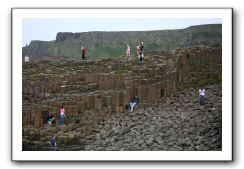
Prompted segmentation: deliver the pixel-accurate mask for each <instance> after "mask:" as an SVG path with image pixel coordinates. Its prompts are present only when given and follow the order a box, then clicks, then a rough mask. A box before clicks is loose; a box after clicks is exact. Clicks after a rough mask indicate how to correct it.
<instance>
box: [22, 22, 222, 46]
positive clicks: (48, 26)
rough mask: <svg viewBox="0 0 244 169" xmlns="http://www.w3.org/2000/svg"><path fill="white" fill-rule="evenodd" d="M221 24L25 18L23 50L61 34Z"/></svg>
mask: <svg viewBox="0 0 244 169" xmlns="http://www.w3.org/2000/svg"><path fill="white" fill-rule="evenodd" d="M221 23H222V20H221V19H220V18H189V19H188V18H184V19H183V18H180V19H177V18H169V19H167V18H145V19H143V18H125V19H123V18H119V19H117V18H107V19H106V18H102V19H93V18H92V19H91V18H89V19H88V18H87V19H86V18H81V19H78V18H75V19H72V18H68V19H67V18H64V19H62V18H43V19H42V18H35V19H31V18H25V19H23V22H22V46H26V45H29V43H30V42H31V41H32V40H43V41H50V40H55V39H56V35H57V33H58V32H73V33H75V32H90V31H149V30H165V29H183V28H187V27H189V26H193V25H202V24H221Z"/></svg>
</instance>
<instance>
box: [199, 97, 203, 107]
mask: <svg viewBox="0 0 244 169" xmlns="http://www.w3.org/2000/svg"><path fill="white" fill-rule="evenodd" d="M200 105H201V106H202V105H204V96H200Z"/></svg>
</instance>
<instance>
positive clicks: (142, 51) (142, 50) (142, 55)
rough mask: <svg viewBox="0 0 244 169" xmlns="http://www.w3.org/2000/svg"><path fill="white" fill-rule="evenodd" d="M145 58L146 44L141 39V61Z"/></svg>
mask: <svg viewBox="0 0 244 169" xmlns="http://www.w3.org/2000/svg"><path fill="white" fill-rule="evenodd" d="M143 60H144V44H143V41H141V45H140V62H141V63H143Z"/></svg>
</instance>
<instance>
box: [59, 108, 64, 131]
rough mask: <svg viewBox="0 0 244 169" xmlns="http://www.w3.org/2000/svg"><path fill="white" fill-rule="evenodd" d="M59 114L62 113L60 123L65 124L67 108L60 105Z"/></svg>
mask: <svg viewBox="0 0 244 169" xmlns="http://www.w3.org/2000/svg"><path fill="white" fill-rule="evenodd" d="M59 115H60V125H61V126H64V125H65V124H64V118H65V109H64V106H61V107H60V110H59Z"/></svg>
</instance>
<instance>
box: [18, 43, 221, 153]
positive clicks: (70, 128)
mask: <svg viewBox="0 0 244 169" xmlns="http://www.w3.org/2000/svg"><path fill="white" fill-rule="evenodd" d="M221 51H222V48H221V47H203V48H199V47H198V48H187V49H176V50H170V51H168V52H162V53H160V52H159V53H154V54H150V55H149V54H145V62H144V63H143V64H141V63H139V62H138V60H137V58H133V59H132V60H130V61H129V60H128V59H127V58H119V59H103V60H95V61H85V62H81V61H59V62H49V61H40V62H34V63H29V64H23V92H22V94H23V110H22V115H23V119H22V125H23V133H22V135H23V150H49V141H50V139H51V137H53V136H54V135H56V136H57V142H58V145H59V150H84V148H85V149H87V150H92V149H96V147H100V148H98V149H97V150H104V149H103V148H101V147H103V146H101V145H103V143H101V142H99V139H102V140H106V139H112V140H113V135H111V131H113V132H114V133H117V134H118V135H119V136H121V137H122V136H123V137H124V138H123V139H128V137H129V136H128V135H127V133H128V132H132V131H131V130H140V128H144V127H146V126H145V125H147V127H146V128H145V130H148V131H145V132H146V133H147V132H150V131H149V130H152V131H154V130H155V132H156V135H153V136H151V135H148V136H145V137H146V138H144V139H142V140H141V144H140V145H137V144H136V145H135V147H134V146H131V145H130V146H128V147H121V145H120V146H115V147H113V145H112V147H113V148H111V147H110V150H139V149H140V150H188V149H189V150H190V149H191V150H220V149H221V132H220V131H221V99H219V101H218V102H217V101H216V100H211V101H210V102H209V106H208V107H206V108H204V110H201V109H199V108H198V107H197V105H198V104H197V96H198V94H197V90H196V88H198V87H200V86H207V85H211V84H215V83H221V75H222V72H221V65H222V64H221V63H222V60H221V58H222V53H221ZM192 87H193V88H195V91H196V92H195V93H194V92H193V89H191V90H190V94H189V93H188V91H186V93H183V96H181V94H180V95H179V98H178V101H177V97H176V96H175V97H173V98H169V96H173V95H177V93H178V92H179V91H182V90H184V89H185V88H192ZM210 89H212V88H210ZM217 90H218V89H216V88H213V89H212V90H210V93H211V95H212V96H215V95H216V97H221V92H220V93H217V92H216V91H217ZM135 95H137V96H138V97H139V99H140V104H139V109H138V111H137V113H136V115H135V116H134V115H132V114H128V105H129V102H130V100H131V99H132V97H133V96H135ZM185 95H187V96H185ZM188 95H189V96H188ZM215 102H216V103H215ZM212 104H214V105H212ZM216 104H218V105H216ZM155 105H156V106H155ZM60 106H64V107H65V110H66V126H59V114H58V110H59V107H60ZM154 108H155V109H154ZM213 108H215V111H213V112H214V113H215V112H216V114H214V115H212V116H213V117H211V118H210V120H209V121H204V119H206V118H209V117H210V116H211V111H212V109H213ZM188 109H189V111H188ZM47 112H51V113H53V114H54V116H55V117H56V122H55V124H54V125H53V126H47V125H46V116H47ZM205 112H207V113H205ZM138 114H139V115H138ZM151 114H152V115H151ZM144 116H146V117H145V118H144ZM115 117H116V118H117V117H119V118H118V120H117V121H116V120H115V121H114V118H115ZM129 118H131V119H132V120H133V118H134V120H133V121H137V122H138V123H145V122H146V123H147V124H143V125H139V124H138V128H134V127H135V126H133V125H131V124H129V123H127V120H126V119H129ZM141 118H142V119H141ZM123 119H124V121H125V122H123ZM131 119H130V120H131ZM140 119H141V120H140ZM147 119H151V120H147ZM190 119H192V122H191V121H190V124H191V123H192V125H193V126H191V125H190V124H188V123H187V122H186V121H187V120H190ZM106 120H108V121H109V120H110V121H112V122H108V123H107V122H104V121H106ZM177 120H179V121H177ZM216 120H217V121H216ZM170 121H171V122H170ZM172 121H175V123H174V122H172ZM200 121H204V123H203V124H199V125H200V126H198V127H200V128H202V130H204V131H202V130H200V129H199V130H198V131H196V132H198V133H196V132H194V133H191V132H193V131H194V130H195V129H196V127H197V126H196V125H197V123H196V122H200ZM151 122H152V123H153V122H155V123H157V124H152V123H151ZM165 122H167V123H166V124H165ZM183 122H184V123H183ZM109 123H111V125H110V126H111V127H112V128H110V129H111V131H107V127H108V126H106V125H107V124H109ZM125 123H126V124H125ZM213 123H214V124H213ZM101 124H103V125H101ZM117 124H119V125H122V126H124V125H127V127H125V128H120V127H116V126H117ZM210 124H211V125H210ZM160 125H162V126H160ZM164 125H168V126H164ZM174 125H177V126H174ZM209 125H210V126H209ZM204 126H205V128H204ZM206 126H207V129H206ZM188 127H190V128H188ZM191 127H193V128H191ZM181 128H183V129H184V130H182V131H181ZM168 130H170V131H171V130H172V132H169V133H168V134H166V133H165V132H168ZM173 130H174V132H173ZM187 130H189V131H187ZM210 131H211V132H210ZM109 132H110V134H109ZM179 132H181V133H179ZM199 132H203V133H199ZM217 132H218V133H217ZM172 133H177V135H176V134H172ZM184 133H185V134H187V135H186V136H185V137H184V138H182V137H179V136H181V135H184ZM206 133H208V134H207V135H205V134H206ZM213 133H215V134H213ZM117 134H116V135H117ZM131 134H132V133H131ZM190 134H193V135H192V136H191V135H190ZM209 134H210V136H215V135H216V137H213V138H215V139H216V140H215V141H212V142H213V143H216V144H214V145H209V146H206V144H208V143H210V142H207V141H206V140H207V139H210V136H209ZM157 136H160V138H161V139H157ZM202 136H203V137H204V139H205V141H204V142H203V143H202V142H201V143H200V141H199V144H195V142H194V141H196V140H199V139H200V137H202ZM141 137H142V136H141V134H140V133H139V134H138V138H135V139H134V141H138V139H139V140H140V138H141ZM170 137H172V138H170ZM193 137H196V138H195V140H193ZM198 137H199V138H198ZM164 138H165V139H164ZM123 139H122V140H121V141H122V142H121V143H118V144H122V143H124V142H123V141H124V140H123ZM168 139H169V140H171V141H169V140H168ZM180 139H181V140H180ZM95 140H97V141H96V142H95V143H94V146H89V144H91V143H93V142H94V141H95ZM157 140H158V141H157ZM200 140H201V139H200ZM110 141H111V140H108V142H110ZM155 141H156V142H157V145H156V147H155V146H152V147H151V145H153V144H154V143H155ZM175 141H176V142H177V145H176V146H177V147H174V146H173V147H172V146H170V145H169V144H172V145H173V144H174V143H175ZM111 142H113V141H111ZM161 142H162V144H160V143H161ZM165 142H167V148H166V147H164V148H162V146H164V145H165V144H164V143H165ZM100 143H101V144H100ZM97 144H98V146H97ZM192 144H194V145H192ZM87 145H88V146H87ZM99 145H100V146H99ZM142 145H143V147H142ZM149 145H150V146H149ZM185 145H189V146H188V147H186V148H185V147H182V146H185ZM197 146H199V147H197ZM211 146H212V147H211ZM180 147H181V148H180ZM105 148H106V147H105Z"/></svg>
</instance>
